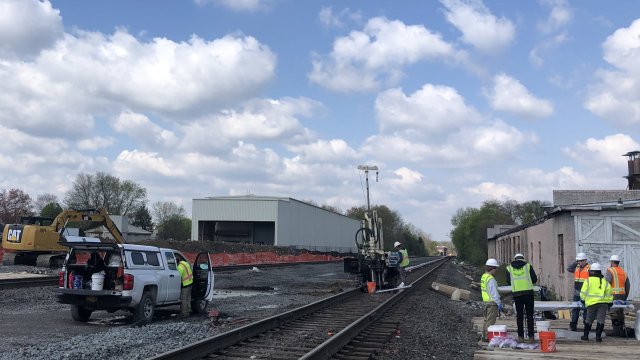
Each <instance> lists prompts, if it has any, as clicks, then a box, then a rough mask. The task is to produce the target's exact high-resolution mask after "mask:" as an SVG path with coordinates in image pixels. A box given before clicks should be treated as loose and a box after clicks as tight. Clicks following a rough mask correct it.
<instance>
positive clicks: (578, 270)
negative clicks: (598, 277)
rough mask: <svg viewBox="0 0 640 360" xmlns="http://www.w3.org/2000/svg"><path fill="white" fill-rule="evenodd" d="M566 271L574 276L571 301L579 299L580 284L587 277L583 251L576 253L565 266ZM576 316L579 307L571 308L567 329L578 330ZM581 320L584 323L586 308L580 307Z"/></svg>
mask: <svg viewBox="0 0 640 360" xmlns="http://www.w3.org/2000/svg"><path fill="white" fill-rule="evenodd" d="M567 271H568V272H572V273H573V276H574V282H573V301H574V302H576V301H580V290H581V289H582V284H583V283H584V281H585V280H587V278H589V263H588V262H587V255H586V254H585V253H578V255H576V261H574V262H573V263H571V264H569V266H567ZM578 318H580V308H573V309H571V323H569V329H571V331H578V327H577V326H578ZM582 320H583V321H584V322H585V323H586V321H587V308H582Z"/></svg>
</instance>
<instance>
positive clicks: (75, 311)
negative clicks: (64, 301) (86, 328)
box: [71, 305, 93, 322]
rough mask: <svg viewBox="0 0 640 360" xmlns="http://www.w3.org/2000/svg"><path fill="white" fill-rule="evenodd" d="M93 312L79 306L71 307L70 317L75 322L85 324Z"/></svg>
mask: <svg viewBox="0 0 640 360" xmlns="http://www.w3.org/2000/svg"><path fill="white" fill-rule="evenodd" d="M92 312H93V311H91V310H88V309H86V308H85V307H84V306H81V305H71V317H72V318H73V320H75V321H80V322H87V321H89V318H90V317H91V313H92Z"/></svg>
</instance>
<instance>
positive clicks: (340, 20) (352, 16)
mask: <svg viewBox="0 0 640 360" xmlns="http://www.w3.org/2000/svg"><path fill="white" fill-rule="evenodd" d="M361 19H362V14H361V13H360V12H356V11H351V10H350V9H349V8H345V9H342V10H341V11H339V12H337V13H336V12H334V11H333V8H332V7H331V6H329V7H326V6H323V7H322V9H320V12H319V13H318V20H319V21H320V23H321V24H322V25H323V26H324V27H326V28H340V27H343V26H345V22H344V20H351V21H356V22H358V21H360V20H361Z"/></svg>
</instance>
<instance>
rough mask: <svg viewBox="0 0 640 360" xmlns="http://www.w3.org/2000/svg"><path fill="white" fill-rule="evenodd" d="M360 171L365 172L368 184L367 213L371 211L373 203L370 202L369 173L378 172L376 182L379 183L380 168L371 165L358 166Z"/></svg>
mask: <svg viewBox="0 0 640 360" xmlns="http://www.w3.org/2000/svg"><path fill="white" fill-rule="evenodd" d="M358 170H363V171H364V177H365V179H366V183H367V212H369V211H371V202H370V200H369V171H373V170H375V171H376V182H378V167H377V166H375V165H374V166H370V165H358Z"/></svg>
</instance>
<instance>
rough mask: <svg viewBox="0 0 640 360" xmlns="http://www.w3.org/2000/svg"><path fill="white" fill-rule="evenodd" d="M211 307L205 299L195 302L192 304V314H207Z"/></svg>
mask: <svg viewBox="0 0 640 360" xmlns="http://www.w3.org/2000/svg"><path fill="white" fill-rule="evenodd" d="M207 307H209V302H208V301H207V300H205V299H199V300H193V301H192V302H191V312H192V313H194V314H198V315H201V314H205V313H206V312H207Z"/></svg>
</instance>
